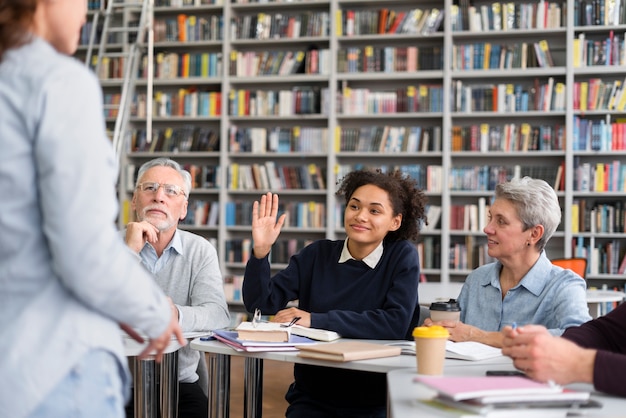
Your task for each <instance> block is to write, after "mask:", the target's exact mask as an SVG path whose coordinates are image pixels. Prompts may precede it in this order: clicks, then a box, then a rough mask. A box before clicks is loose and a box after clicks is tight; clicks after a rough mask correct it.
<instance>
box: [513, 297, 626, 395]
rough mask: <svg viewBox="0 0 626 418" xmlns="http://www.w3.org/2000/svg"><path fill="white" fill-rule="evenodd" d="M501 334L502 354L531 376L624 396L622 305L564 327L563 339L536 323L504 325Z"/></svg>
mask: <svg viewBox="0 0 626 418" xmlns="http://www.w3.org/2000/svg"><path fill="white" fill-rule="evenodd" d="M502 333H503V335H504V343H503V347H502V353H503V354H504V355H507V356H509V357H511V358H512V359H513V364H514V365H515V367H517V368H518V369H520V370H523V371H524V372H525V373H526V375H527V376H529V377H530V378H532V379H535V380H539V381H541V382H547V381H550V380H551V381H553V382H555V383H558V384H561V385H566V384H568V383H574V382H584V383H592V384H593V385H594V387H595V388H596V390H599V391H601V392H605V393H608V394H611V395H617V396H622V397H626V385H624V378H623V376H624V373H626V304H624V303H622V304H621V305H619V306H618V307H617V308H615V309H614V310H612V311H611V312H609V313H608V314H606V315H604V316H601V317H599V318H596V319H593V320H591V321H589V322H586V323H584V324H582V325H581V326H578V327H571V328H568V329H566V330H565V332H564V333H563V335H562V336H561V337H556V336H554V335H551V334H550V333H549V332H548V330H546V328H545V327H542V326H540V325H526V326H523V327H518V328H516V329H513V328H512V327H509V326H507V327H504V330H503V331H502Z"/></svg>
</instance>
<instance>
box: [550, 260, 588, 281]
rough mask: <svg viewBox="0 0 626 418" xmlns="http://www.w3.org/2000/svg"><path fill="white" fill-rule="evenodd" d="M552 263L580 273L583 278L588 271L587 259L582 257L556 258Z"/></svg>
mask: <svg viewBox="0 0 626 418" xmlns="http://www.w3.org/2000/svg"><path fill="white" fill-rule="evenodd" d="M551 261H552V264H554V265H556V266H559V267H563V268H564V269H569V270H572V271H573V272H574V273H576V274H578V275H579V276H580V277H582V278H583V279H584V278H585V276H586V273H587V259H586V258H582V257H572V258H555V259H554V260H551Z"/></svg>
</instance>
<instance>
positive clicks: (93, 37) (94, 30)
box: [85, 2, 104, 68]
mask: <svg viewBox="0 0 626 418" xmlns="http://www.w3.org/2000/svg"><path fill="white" fill-rule="evenodd" d="M103 12H104V3H103V2H100V8H99V9H98V10H94V12H93V19H91V25H92V26H91V31H90V33H89V43H88V44H87V54H86V55H85V65H86V66H87V67H89V68H91V59H92V55H93V48H94V45H95V43H96V34H97V33H98V23H99V21H100V15H101V14H102V13H103Z"/></svg>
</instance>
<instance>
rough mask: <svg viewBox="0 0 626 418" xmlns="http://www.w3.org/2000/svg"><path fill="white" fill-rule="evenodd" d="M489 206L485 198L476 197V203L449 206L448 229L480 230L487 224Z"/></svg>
mask: <svg viewBox="0 0 626 418" xmlns="http://www.w3.org/2000/svg"><path fill="white" fill-rule="evenodd" d="M488 211H489V206H488V205H487V199H486V198H484V197H480V198H478V203H467V204H465V205H451V206H450V229H451V230H457V231H472V232H480V231H482V230H483V228H484V227H485V225H486V224H487V213H488Z"/></svg>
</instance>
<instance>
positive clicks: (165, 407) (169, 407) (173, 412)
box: [159, 351, 178, 418]
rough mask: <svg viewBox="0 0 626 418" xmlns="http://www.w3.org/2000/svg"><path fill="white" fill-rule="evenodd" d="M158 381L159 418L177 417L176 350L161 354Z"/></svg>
mask: <svg viewBox="0 0 626 418" xmlns="http://www.w3.org/2000/svg"><path fill="white" fill-rule="evenodd" d="M159 381H160V384H161V396H160V399H161V418H178V351H174V352H172V353H166V354H164V355H163V360H161V364H160V377H159Z"/></svg>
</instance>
